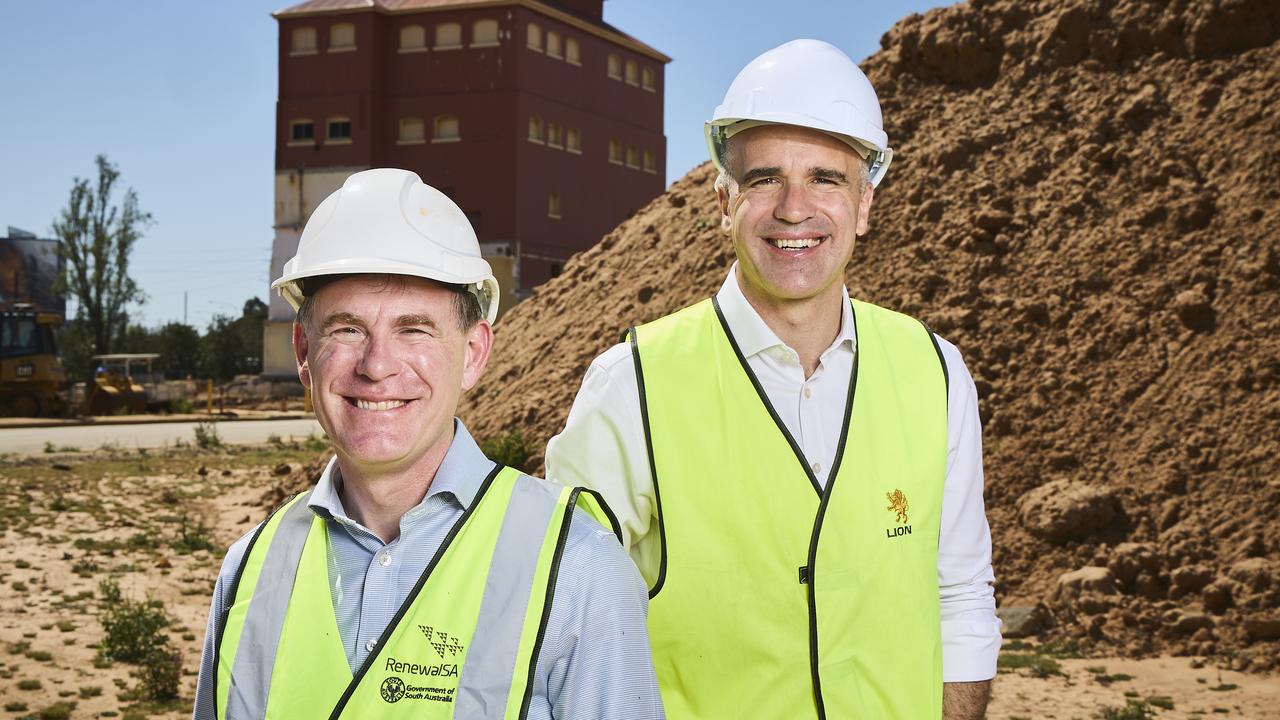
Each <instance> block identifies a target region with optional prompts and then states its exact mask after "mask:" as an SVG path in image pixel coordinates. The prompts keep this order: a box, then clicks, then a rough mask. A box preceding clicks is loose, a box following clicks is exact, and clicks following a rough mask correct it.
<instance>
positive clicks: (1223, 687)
mask: <svg viewBox="0 0 1280 720" xmlns="http://www.w3.org/2000/svg"><path fill="white" fill-rule="evenodd" d="M1238 687H1240V686H1239V685H1237V684H1235V683H1221V684H1219V685H1217V686H1215V687H1211V688H1209V689H1210V690H1212V691H1214V692H1226V691H1227V690H1235V689H1236V688H1238Z"/></svg>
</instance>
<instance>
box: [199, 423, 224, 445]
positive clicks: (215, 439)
mask: <svg viewBox="0 0 1280 720" xmlns="http://www.w3.org/2000/svg"><path fill="white" fill-rule="evenodd" d="M195 436H196V447H198V448H200V449H202V450H212V449H214V448H220V447H222V438H221V437H220V436H219V435H218V426H217V425H216V424H214V423H211V422H207V423H206V422H200V423H196V427H195Z"/></svg>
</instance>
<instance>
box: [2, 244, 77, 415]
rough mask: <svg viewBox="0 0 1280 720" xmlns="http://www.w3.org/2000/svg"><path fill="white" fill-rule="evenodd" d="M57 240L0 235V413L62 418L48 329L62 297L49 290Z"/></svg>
mask: <svg viewBox="0 0 1280 720" xmlns="http://www.w3.org/2000/svg"><path fill="white" fill-rule="evenodd" d="M62 263H63V261H62V258H60V257H58V253H57V241H55V240H41V239H39V238H37V237H36V236H35V235H33V234H32V233H28V232H24V231H22V230H18V229H17V228H12V227H11V228H9V232H8V234H7V236H6V237H0V415H8V416H17V417H38V416H41V415H62V414H64V412H65V411H66V402H65V401H64V400H63V397H62V395H61V391H62V388H63V386H64V385H65V384H66V377H67V376H66V371H65V370H64V369H63V367H62V358H60V357H59V356H58V347H57V345H56V343H55V342H54V335H53V330H54V328H56V327H58V326H59V325H61V324H62V321H63V317H64V316H65V313H66V300H65V298H63V297H61V296H59V295H57V294H56V293H55V292H54V291H53V287H54V284H55V282H54V281H55V280H56V278H57V276H58V272H59V270H60V268H61V267H62Z"/></svg>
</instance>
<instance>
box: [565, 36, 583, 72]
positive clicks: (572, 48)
mask: <svg viewBox="0 0 1280 720" xmlns="http://www.w3.org/2000/svg"><path fill="white" fill-rule="evenodd" d="M564 59H565V60H566V61H568V63H569V64H570V65H581V64H582V50H581V49H580V48H579V47H578V40H577V38H565V41H564Z"/></svg>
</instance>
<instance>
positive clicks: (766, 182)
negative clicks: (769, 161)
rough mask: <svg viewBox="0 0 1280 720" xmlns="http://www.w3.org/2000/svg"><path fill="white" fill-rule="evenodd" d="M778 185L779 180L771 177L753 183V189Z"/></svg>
mask: <svg viewBox="0 0 1280 720" xmlns="http://www.w3.org/2000/svg"><path fill="white" fill-rule="evenodd" d="M777 184H778V178H771V177H770V178H760V179H759V180H756V181H753V182H752V183H751V187H760V186H761V185H777Z"/></svg>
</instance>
